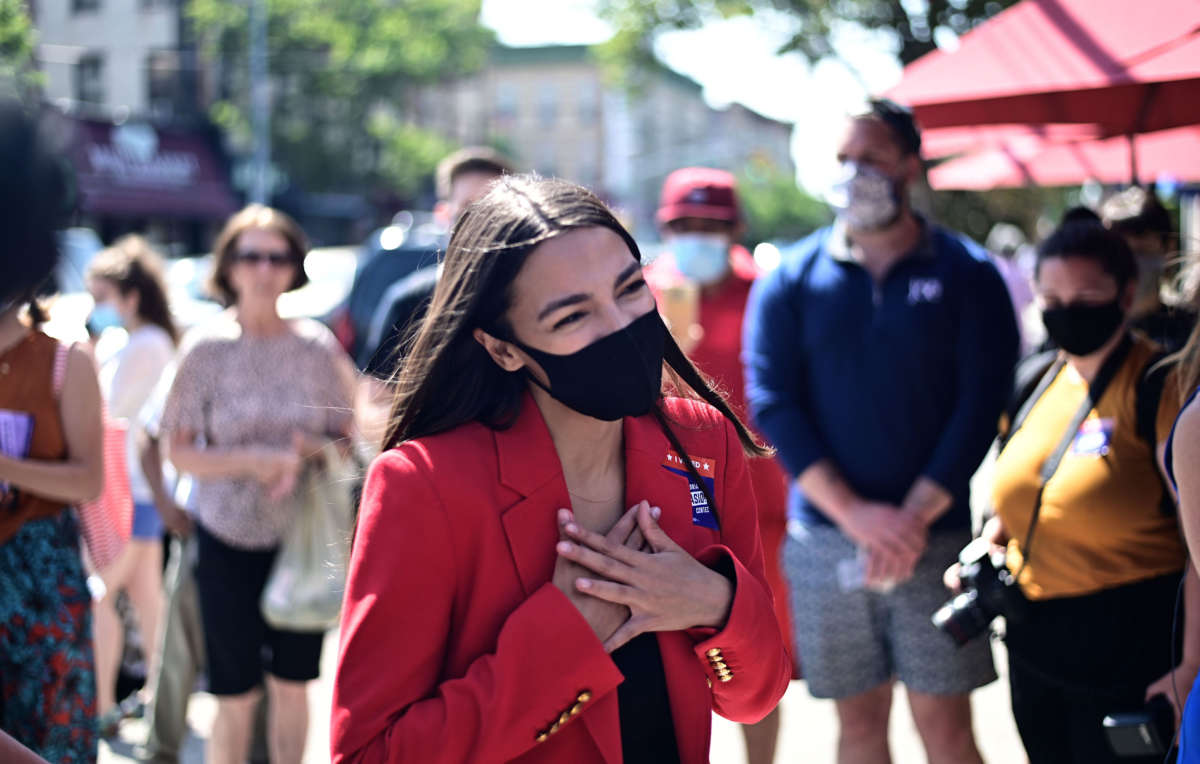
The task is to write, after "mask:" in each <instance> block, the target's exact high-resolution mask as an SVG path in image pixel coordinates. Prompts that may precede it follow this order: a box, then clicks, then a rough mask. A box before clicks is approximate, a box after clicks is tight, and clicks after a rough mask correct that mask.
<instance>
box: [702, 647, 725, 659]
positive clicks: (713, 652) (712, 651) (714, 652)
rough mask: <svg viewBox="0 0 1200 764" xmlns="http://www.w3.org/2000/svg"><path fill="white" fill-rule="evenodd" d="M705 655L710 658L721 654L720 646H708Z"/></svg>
mask: <svg viewBox="0 0 1200 764" xmlns="http://www.w3.org/2000/svg"><path fill="white" fill-rule="evenodd" d="M705 655H707V656H708V657H710V658H716V657H719V656H720V655H721V648H719V647H712V648H709V650H708V652H706V653H705Z"/></svg>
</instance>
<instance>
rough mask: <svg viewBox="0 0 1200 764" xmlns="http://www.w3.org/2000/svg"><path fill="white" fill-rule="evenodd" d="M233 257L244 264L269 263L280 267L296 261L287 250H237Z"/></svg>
mask: <svg viewBox="0 0 1200 764" xmlns="http://www.w3.org/2000/svg"><path fill="white" fill-rule="evenodd" d="M234 257H235V258H237V261H238V262H239V263H245V264H246V265H258V264H259V263H270V264H271V265H273V266H275V267H276V268H282V267H283V266H285V265H292V264H293V263H295V262H296V258H294V257H292V256H291V254H289V253H287V252H254V251H250V252H238V253H236V254H235V255H234Z"/></svg>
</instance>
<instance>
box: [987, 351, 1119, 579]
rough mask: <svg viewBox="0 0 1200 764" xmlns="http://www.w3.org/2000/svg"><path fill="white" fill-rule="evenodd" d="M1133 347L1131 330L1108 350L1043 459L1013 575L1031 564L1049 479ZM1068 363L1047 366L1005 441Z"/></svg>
mask: <svg viewBox="0 0 1200 764" xmlns="http://www.w3.org/2000/svg"><path fill="white" fill-rule="evenodd" d="M1132 348H1133V339H1132V338H1131V337H1130V335H1129V333H1128V332H1126V333H1125V336H1124V337H1123V338H1122V339H1121V344H1119V345H1117V347H1116V349H1115V350H1113V352H1112V353H1111V354H1109V356H1108V358H1106V359H1104V363H1103V364H1102V365H1101V366H1100V370H1099V371H1098V372H1096V378H1095V379H1093V380H1092V382H1091V384H1089V385H1088V392H1087V395H1086V396H1084V398H1083V402H1082V403H1080V404H1079V409H1078V410H1077V411H1076V412H1075V415H1074V416H1073V417H1071V423H1070V424H1068V425H1067V429H1066V432H1064V433H1063V436H1062V439H1061V440H1059V442H1058V446H1057V447H1056V448H1055V449H1054V451H1053V452H1052V453H1051V454H1050V456H1049V457H1047V459H1046V461H1044V462H1042V469H1041V472H1040V473H1039V476H1038V477H1039V481H1040V484H1039V485H1038V492H1037V498H1036V499H1035V500H1034V505H1033V517H1032V518H1031V519H1030V521H1029V531H1028V532H1027V533H1026V534H1025V543H1024V544H1022V545H1021V558H1022V559H1021V569H1020V570H1018V571H1017V573H1016V576H1014V578H1018V579H1019V578H1020V577H1021V573H1022V572H1023V571H1024V570H1025V566H1026V565H1028V564H1029V557H1030V554H1031V552H1032V549H1033V532H1034V531H1035V530H1037V522H1038V516H1039V515H1040V514H1041V512H1042V494H1043V493H1045V491H1046V484H1047V483H1049V482H1050V478H1052V477H1054V473H1055V472H1056V471H1058V465H1059V464H1060V463H1062V460H1063V457H1064V456H1066V454H1067V449H1069V448H1070V447H1071V444H1072V443H1073V442H1074V441H1075V435H1076V434H1077V433H1078V432H1079V427H1080V425H1082V424H1083V422H1084V420H1085V419H1087V417H1088V414H1090V413H1091V412H1092V409H1094V408H1096V405H1097V404H1098V403H1099V402H1100V398H1102V397H1103V396H1104V391H1105V389H1106V388H1107V387H1108V385H1109V383H1110V382H1112V379H1113V377H1115V376H1116V374H1117V372H1118V371H1119V370H1120V368H1121V366H1122V364H1124V363H1125V359H1126V357H1128V356H1129V351H1130V350H1131V349H1132ZM1065 364H1066V358H1064V357H1062V356H1059V358H1058V359H1057V360H1056V361H1055V362H1054V363H1053V364H1052V365H1051V366H1050V368H1049V369H1047V370H1046V373H1045V375H1043V377H1042V380H1041V382H1039V383H1038V386H1037V389H1036V390H1034V392H1033V395H1030V396H1029V400H1027V401H1025V405H1024V406H1022V407H1021V410H1020V411H1019V412H1018V413H1017V417H1016V419H1015V420H1013V425H1012V430H1011V431H1010V433H1009V437H1008V441H1007V442H1006V444H1005V445H1007V444H1008V443H1011V442H1012V436H1013V435H1015V434H1016V432H1017V430H1018V429H1019V428H1020V427H1021V425H1023V424H1024V423H1025V419H1026V418H1028V416H1029V412H1030V411H1032V410H1033V407H1034V405H1035V404H1036V403H1037V401H1038V399H1039V398H1041V397H1042V395H1044V394H1045V392H1046V390H1047V389H1048V388H1049V387H1050V385H1051V384H1053V382H1054V380H1055V379H1056V378H1057V377H1058V374H1059V372H1060V371H1062V368H1063V366H1064V365H1065Z"/></svg>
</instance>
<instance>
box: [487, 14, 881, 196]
mask: <svg viewBox="0 0 1200 764" xmlns="http://www.w3.org/2000/svg"><path fill="white" fill-rule="evenodd" d="M591 8H592V2H591V0H484V1H483V22H484V24H486V25H487V26H489V27H491V28H492V29H494V30H496V33H497V35H498V36H499V38H500V40H501V42H504V43H505V44H508V45H543V44H551V43H562V44H568V43H595V42H600V41H602V40H604V39H606V38H607V37H608V35H609V29H608V27H607V26H606V25H605V24H604V23H603V22H601V21H600V20H599V19H597V18H596V17H595V15H594V14H593V13H592V11H591ZM786 27H787V19H786V18H783V17H778V18H769V17H768V18H764V19H752V18H737V19H731V20H726V21H718V22H715V23H712V24H709V25H707V26H705V27H704V28H702V29H699V30H696V31H690V32H671V33H669V34H666V35H664V36H663V37H662V38H661V39H660V40H659V43H658V47H657V50H658V54H659V56H660V58H662V59H663V61H664V62H666V63H667V64H668V65H670V66H671V67H672V68H674V69H676V70H677V71H680V72H682V73H684V74H686V75H688V76H689V77H692V78H693V79H695V80H696V81H697V82H699V83H700V84H701V85H703V86H704V95H705V98H706V99H707V100H708V101H709V103H711V104H712V105H714V106H722V105H724V104H727V103H729V102H731V101H738V102H740V103H743V104H745V105H746V106H749V107H750V108H752V109H755V110H756V111H758V112H760V113H762V114H765V115H767V116H770V117H774V118H776V119H783V120H787V121H789V122H794V123H795V124H796V130H795V132H794V134H793V137H792V155H793V157H794V158H795V160H796V166H797V178H798V180H799V181H800V183H801V184H802V185H803V186H804V187H805V188H807V189H808V190H809V191H811V192H815V193H820V192H821V191H822V190H823V189H824V188H825V186H826V185H827V184H828V183H829V181H830V179H831V178H832V177H833V173H834V171H835V170H836V167H835V165H834V161H833V154H834V151H835V145H836V142H837V139H838V134H839V132H840V130H841V127H842V124H843V123H842V119H843V117H844V115H845V114H846V113H847V112H848V111H851V110H853V109H854V108H855V107H856V106H857V105H859V104H861V102H862V100H863V98H864V97H865V96H866V95H868V94H870V93H878V92H882V91H884V90H886V89H887V88H888V87H890V86H892V85H893V84H895V83H896V82H897V81H898V80H899V77H900V67H899V65H898V64H897V63H896V61H895V58H894V57H893V56H892V54H891V52H890V50H889V49H888V40H887V37H886V36H885V35H881V34H870V33H866V32H863V31H862V30H858V29H854V28H846V29H842V30H838V34H837V36H836V38H835V44H836V45H837V48H838V50H839V51H840V52H841V53H842V56H843V58H844V59H845V60H846V63H842V62H838V61H823V62H820V63H818V64H817V65H815V66H809V65H808V64H807V62H805V61H804V60H803V59H802V58H801V57H799V56H795V55H790V56H777V55H775V51H776V50H777V49H778V48H779V46H780V44H781V43H782V42H783V40H784V39H785V38H786V32H784V31H783V30H785V29H786Z"/></svg>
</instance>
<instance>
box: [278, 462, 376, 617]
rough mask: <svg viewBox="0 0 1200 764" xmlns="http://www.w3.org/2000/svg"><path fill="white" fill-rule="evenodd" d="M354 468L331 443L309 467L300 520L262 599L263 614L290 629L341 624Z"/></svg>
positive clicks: (303, 479)
mask: <svg viewBox="0 0 1200 764" xmlns="http://www.w3.org/2000/svg"><path fill="white" fill-rule="evenodd" d="M352 484H353V474H352V472H351V469H350V467H349V464H348V462H347V460H346V459H344V458H343V457H342V455H341V453H339V452H338V450H337V447H336V446H334V445H332V444H330V445H327V446H325V448H324V449H322V452H321V457H320V458H318V459H315V460H313V463H312V464H310V465H308V466H307V467H305V469H304V472H303V474H302V475H301V478H300V485H299V487H298V489H297V493H296V501H297V502H298V506H297V508H296V517H295V521H294V522H293V523H292V526H291V528H289V529H288V533H287V535H286V536H284V538H283V544H282V545H281V546H280V549H279V555H278V556H277V557H276V558H275V564H274V566H273V567H272V568H271V574H270V576H269V577H268V578H267V585H266V587H265V588H264V589H263V593H262V597H261V599H260V600H259V607H260V609H261V610H262V615H263V618H264V619H265V620H266V622H267V623H268V624H270V625H271V626H273V627H274V628H276V629H283V630H285V631H325V630H326V629H329V628H331V627H333V626H334V625H336V624H337V622H338V616H339V615H340V613H341V609H342V595H343V593H344V592H345V589H346V565H347V563H348V562H349V558H350V534H351V532H352V523H353V515H354V508H353V506H352V504H351V498H350V491H351V486H352Z"/></svg>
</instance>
